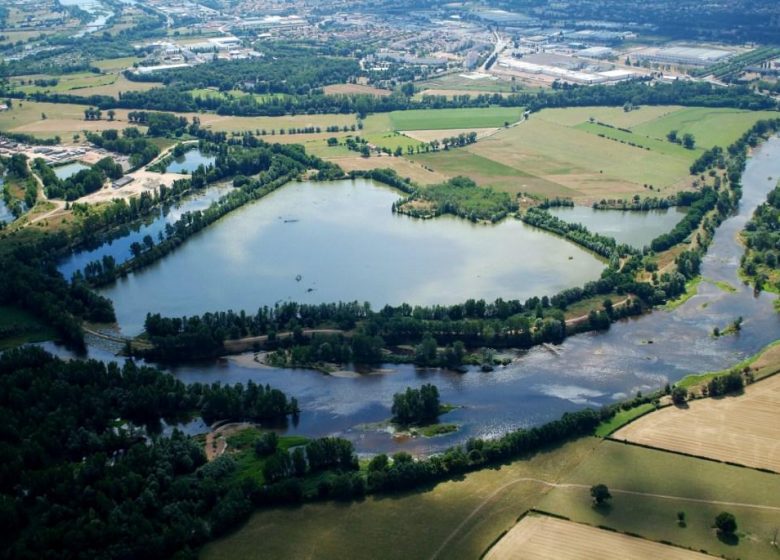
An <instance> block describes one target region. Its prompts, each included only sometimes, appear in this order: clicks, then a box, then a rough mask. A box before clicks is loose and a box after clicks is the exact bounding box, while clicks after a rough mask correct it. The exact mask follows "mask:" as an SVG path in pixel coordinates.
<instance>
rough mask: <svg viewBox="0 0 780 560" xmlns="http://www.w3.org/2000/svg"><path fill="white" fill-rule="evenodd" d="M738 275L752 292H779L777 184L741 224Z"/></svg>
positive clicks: (779, 201) (779, 199) (779, 189)
mask: <svg viewBox="0 0 780 560" xmlns="http://www.w3.org/2000/svg"><path fill="white" fill-rule="evenodd" d="M742 240H743V241H744V243H745V254H744V255H743V256H742V259H741V261H740V272H741V274H742V275H743V277H744V278H746V279H747V280H748V281H749V282H750V283H751V284H752V285H753V288H754V289H755V290H756V291H759V292H760V291H761V290H767V291H771V292H776V293H777V292H780V264H778V261H780V184H779V185H778V186H776V187H775V188H774V189H773V190H772V191H771V192H770V193H769V195H768V196H767V199H766V202H765V203H763V204H761V205H760V206H759V207H758V208H757V209H756V211H755V213H754V214H753V217H752V218H751V220H750V221H749V222H748V223H747V224H745V229H744V231H743V232H742Z"/></svg>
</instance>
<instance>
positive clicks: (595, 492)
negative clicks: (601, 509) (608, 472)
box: [590, 484, 612, 505]
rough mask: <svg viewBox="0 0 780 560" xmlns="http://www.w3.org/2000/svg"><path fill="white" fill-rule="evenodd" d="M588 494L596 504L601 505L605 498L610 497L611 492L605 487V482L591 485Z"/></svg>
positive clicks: (608, 498)
mask: <svg viewBox="0 0 780 560" xmlns="http://www.w3.org/2000/svg"><path fill="white" fill-rule="evenodd" d="M590 495H591V497H592V498H593V501H594V502H596V504H597V505H601V504H603V503H604V502H606V501H607V500H610V499H612V494H610V493H609V488H607V485H606V484H596V485H594V486H591V487H590Z"/></svg>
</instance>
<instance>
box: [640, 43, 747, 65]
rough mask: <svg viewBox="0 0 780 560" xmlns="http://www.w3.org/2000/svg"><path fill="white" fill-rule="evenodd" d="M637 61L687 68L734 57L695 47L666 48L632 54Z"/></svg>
mask: <svg viewBox="0 0 780 560" xmlns="http://www.w3.org/2000/svg"><path fill="white" fill-rule="evenodd" d="M634 56H635V57H636V58H637V60H648V61H650V62H660V63H664V64H685V65H688V66H710V65H711V64H717V63H718V62H723V61H724V60H727V59H729V58H731V57H732V56H734V53H733V52H731V51H724V50H720V49H703V48H695V47H668V48H663V49H645V50H643V51H639V52H637V53H635V54H634Z"/></svg>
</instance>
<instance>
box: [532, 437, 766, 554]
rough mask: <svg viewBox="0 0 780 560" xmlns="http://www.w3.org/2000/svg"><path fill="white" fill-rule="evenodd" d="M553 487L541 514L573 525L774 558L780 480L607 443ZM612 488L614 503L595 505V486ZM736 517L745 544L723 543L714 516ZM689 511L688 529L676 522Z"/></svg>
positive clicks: (712, 551) (717, 551) (709, 550)
mask: <svg viewBox="0 0 780 560" xmlns="http://www.w3.org/2000/svg"><path fill="white" fill-rule="evenodd" d="M565 482H566V483H568V484H569V486H561V487H557V488H555V489H553V490H552V491H551V492H550V493H549V494H548V495H547V496H546V497H545V498H544V499H543V500H542V501H541V502H540V504H539V505H538V506H537V508H538V509H539V510H542V511H545V512H550V513H553V514H556V515H562V516H565V517H567V518H569V519H571V520H572V521H578V522H581V523H587V524H589V525H593V526H599V525H600V526H605V527H610V528H613V529H616V530H618V531H621V532H630V533H634V534H637V535H640V536H642V537H645V538H648V539H651V540H654V541H659V542H660V541H667V542H671V543H674V544H676V545H679V546H683V547H685V548H692V549H694V550H703V551H706V552H707V553H708V554H712V555H716V556H720V555H724V557H725V558H751V559H755V560H764V559H766V560H770V559H776V558H777V549H776V548H774V547H773V546H772V545H771V544H770V543H771V541H772V538H773V535H774V533H775V530H776V528H777V525H778V524H780V476H777V475H775V474H770V473H765V472H760V471H756V470H753V469H746V468H743V467H736V466H731V465H725V464H722V463H715V462H712V461H706V460H703V459H697V458H693V457H685V456H682V455H676V454H673V453H668V452H665V451H658V450H654V449H646V448H643V447H638V446H636V445H629V444H624V443H618V442H615V441H610V440H603V442H602V444H601V445H600V446H599V448H598V450H597V451H596V452H595V453H593V454H591V455H590V457H589V458H588V459H586V460H585V461H583V463H582V464H581V465H580V466H579V467H578V468H577V469H575V470H574V471H572V472H571V474H570V475H569V476H568V477H566V478H565ZM600 483H603V484H606V485H607V486H608V487H609V489H610V492H611V493H612V500H611V503H610V504H609V505H607V506H603V507H594V506H593V505H592V504H593V501H592V499H591V498H590V487H591V486H592V485H594V484H600ZM724 510H725V511H729V512H731V513H733V514H734V515H735V516H736V518H737V524H738V526H739V527H738V531H737V532H738V539H736V541H728V540H727V541H722V540H720V539H719V538H718V536H717V534H716V532H715V530H714V529H712V524H713V520H714V519H715V516H716V515H718V513H720V512H721V511H724ZM680 511H682V512H685V517H686V524H685V525H684V526H681V525H680V524H678V523H677V513H678V512H680Z"/></svg>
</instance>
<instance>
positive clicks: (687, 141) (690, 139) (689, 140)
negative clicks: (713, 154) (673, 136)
mask: <svg viewBox="0 0 780 560" xmlns="http://www.w3.org/2000/svg"><path fill="white" fill-rule="evenodd" d="M682 144H683V146H684V147H685V148H686V149H688V150H692V149H693V148H695V147H696V139H695V138H694V136H693V134H690V133H685V134H683V137H682Z"/></svg>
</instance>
